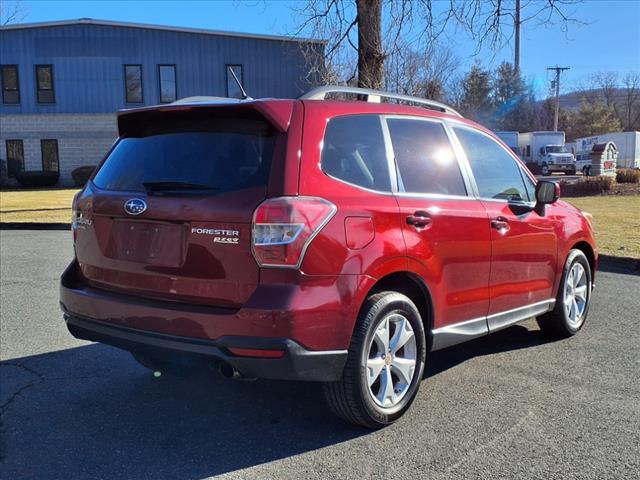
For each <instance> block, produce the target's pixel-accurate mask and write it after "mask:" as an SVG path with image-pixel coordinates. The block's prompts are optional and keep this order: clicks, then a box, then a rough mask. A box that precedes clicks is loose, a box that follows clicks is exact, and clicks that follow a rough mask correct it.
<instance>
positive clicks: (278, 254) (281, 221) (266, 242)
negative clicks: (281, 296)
mask: <svg viewBox="0 0 640 480" xmlns="http://www.w3.org/2000/svg"><path fill="white" fill-rule="evenodd" d="M336 210H337V209H336V206H335V205H334V204H333V203H331V202H329V201H327V200H325V199H323V198H318V197H278V198H270V199H267V200H265V201H264V202H262V203H261V204H260V205H259V206H258V208H256V211H255V212H254V213H253V226H252V238H251V243H252V248H253V256H254V257H255V259H256V261H257V262H258V265H260V266H261V267H284V268H300V265H301V264H302V259H303V258H304V253H305V251H306V250H307V247H308V246H309V244H310V243H311V241H312V240H313V239H314V237H315V236H316V235H317V234H318V232H320V230H321V229H322V227H324V226H325V225H326V224H327V222H328V221H329V220H330V219H331V217H333V215H335V213H336Z"/></svg>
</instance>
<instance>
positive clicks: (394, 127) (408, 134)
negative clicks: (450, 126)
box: [387, 118, 467, 195]
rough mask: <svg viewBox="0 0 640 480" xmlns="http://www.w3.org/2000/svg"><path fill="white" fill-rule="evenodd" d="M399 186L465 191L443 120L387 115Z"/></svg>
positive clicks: (426, 190) (447, 192)
mask: <svg viewBox="0 0 640 480" xmlns="http://www.w3.org/2000/svg"><path fill="white" fill-rule="evenodd" d="M387 125H388V126H389V133H390V134H391V143H392V145H393V153H394V156H395V161H396V167H397V171H398V189H399V191H401V192H410V193H440V194H445V195H466V194H467V190H466V188H465V186H464V179H463V178H462V173H461V172H460V166H459V165H458V160H457V159H456V156H455V155H454V153H453V149H452V148H451V144H450V143H449V137H447V133H446V132H445V130H444V127H443V126H442V124H440V123H437V122H426V121H421V120H411V119H398V118H390V119H387Z"/></svg>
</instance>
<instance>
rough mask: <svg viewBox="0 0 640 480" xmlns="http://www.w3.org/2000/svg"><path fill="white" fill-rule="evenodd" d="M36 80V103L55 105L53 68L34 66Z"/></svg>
mask: <svg viewBox="0 0 640 480" xmlns="http://www.w3.org/2000/svg"><path fill="white" fill-rule="evenodd" d="M36 80H37V84H38V103H55V101H56V97H55V94H54V91H53V66H52V65H36Z"/></svg>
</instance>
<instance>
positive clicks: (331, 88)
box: [299, 85, 462, 117]
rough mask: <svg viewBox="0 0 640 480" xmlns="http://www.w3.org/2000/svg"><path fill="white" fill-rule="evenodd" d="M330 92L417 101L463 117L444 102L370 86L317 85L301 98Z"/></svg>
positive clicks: (370, 98) (376, 100)
mask: <svg viewBox="0 0 640 480" xmlns="http://www.w3.org/2000/svg"><path fill="white" fill-rule="evenodd" d="M329 93H353V94H356V95H362V96H363V97H365V99H366V101H367V102H372V103H380V99H382V98H392V99H394V100H402V101H403V102H410V103H415V104H417V105H420V106H424V107H426V108H429V109H431V110H437V111H440V112H443V113H448V114H449V115H455V116H456V117H462V115H461V114H460V113H459V112H458V111H456V110H454V109H453V108H451V107H450V106H448V105H445V104H444V103H440V102H436V101H434V100H427V99H425V98H420V97H412V96H410V95H402V94H399V93H389V92H383V91H381V90H372V89H369V88H356V87H342V86H339V85H326V86H323V87H317V88H314V89H313V90H310V91H308V92H307V93H305V94H303V95H301V96H300V97H299V98H300V99H301V100H324V99H325V98H326V96H327V95H328V94H329Z"/></svg>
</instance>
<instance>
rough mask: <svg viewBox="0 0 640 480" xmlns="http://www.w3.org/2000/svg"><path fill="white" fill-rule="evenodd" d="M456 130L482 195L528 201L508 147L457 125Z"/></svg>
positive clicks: (520, 176)
mask: <svg viewBox="0 0 640 480" xmlns="http://www.w3.org/2000/svg"><path fill="white" fill-rule="evenodd" d="M454 131H455V132H456V135H457V136H458V139H459V140H460V143H461V144H462V148H464V151H465V153H466V155H467V158H468V159H469V163H470V164H471V170H472V172H473V176H474V177H475V179H476V184H477V185H478V190H479V192H480V196H481V197H482V198H491V199H493V198H495V199H503V200H515V201H527V200H528V198H529V197H528V195H527V191H526V189H525V186H524V182H523V180H522V175H521V173H520V167H519V166H518V164H517V163H516V161H515V159H514V158H513V157H512V156H511V154H510V153H509V152H507V150H505V149H504V148H503V147H502V146H500V144H498V143H497V142H496V141H494V140H492V139H491V138H490V137H488V136H486V135H484V134H482V133H480V132H476V131H474V130H470V129H467V128H457V127H454Z"/></svg>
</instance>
